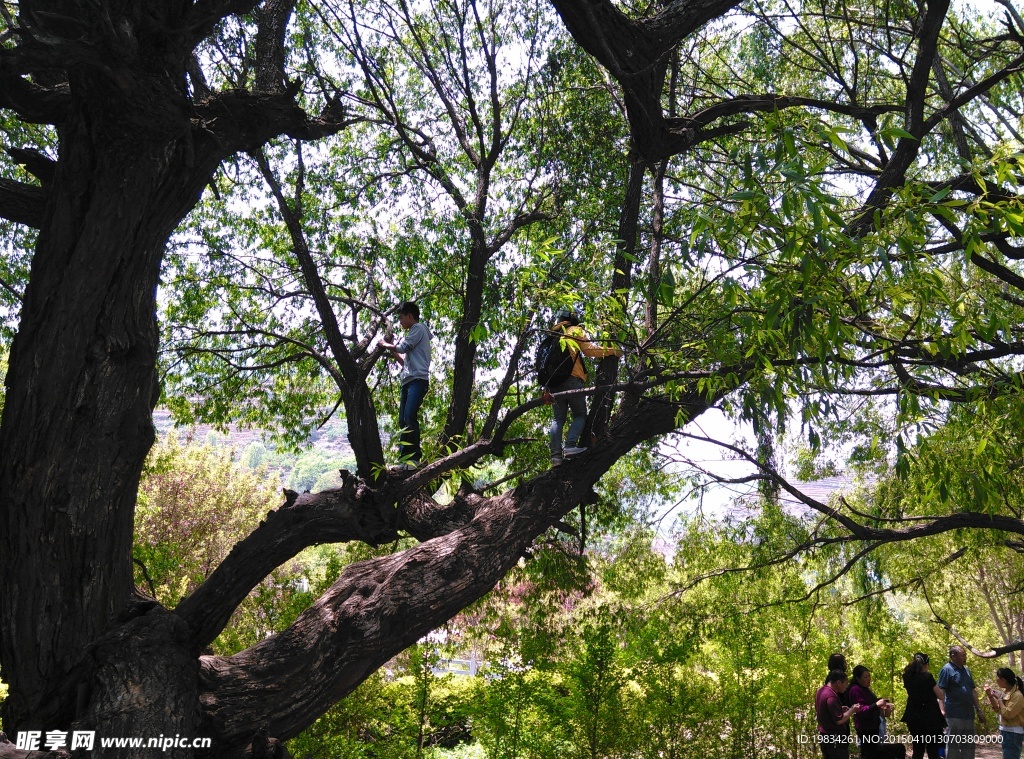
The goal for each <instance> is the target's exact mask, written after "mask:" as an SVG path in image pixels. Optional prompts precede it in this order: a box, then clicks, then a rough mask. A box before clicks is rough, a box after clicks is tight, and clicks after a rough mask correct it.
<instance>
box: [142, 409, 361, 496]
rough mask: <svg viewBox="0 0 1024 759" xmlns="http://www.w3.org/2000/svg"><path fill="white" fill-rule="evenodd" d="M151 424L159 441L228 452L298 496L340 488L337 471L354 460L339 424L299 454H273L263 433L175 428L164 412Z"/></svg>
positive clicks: (344, 429) (324, 429) (322, 432)
mask: <svg viewBox="0 0 1024 759" xmlns="http://www.w3.org/2000/svg"><path fill="white" fill-rule="evenodd" d="M153 423H154V425H155V426H156V430H157V434H158V435H159V436H161V437H163V436H164V435H166V434H168V433H169V432H172V431H174V432H176V433H177V435H178V437H179V438H181V439H183V440H191V441H193V442H194V443H196V444H197V445H204V444H206V445H212V446H214V447H217V448H228V449H230V450H231V451H232V455H233V457H234V459H235V461H237V462H238V463H239V464H242V465H244V466H247V467H249V468H250V469H257V468H259V467H261V466H262V467H265V468H266V469H267V473H268V475H269V476H271V477H275V478H278V479H279V480H280V482H281V484H282V486H284V487H288V488H290V489H292V490H298V491H300V492H302V491H305V490H311V491H318V490H323V489H325V488H329V487H336V486H337V485H339V484H340V480H339V478H338V475H337V472H338V470H339V469H354V468H355V456H354V455H353V453H352V447H351V446H350V445H349V443H348V426H347V425H346V424H345V422H344V421H343V420H338V419H332V420H331V421H329V422H328V423H327V424H325V425H324V426H323V427H322V428H321V429H319V430H315V431H314V432H313V433H312V434H311V435H310V437H309V441H308V448H307V449H306V450H304V451H303V452H301V453H299V454H294V453H290V452H284V451H279V450H277V449H276V448H275V447H274V445H273V443H271V442H268V440H267V435H266V433H265V432H264V431H263V430H253V429H242V428H239V427H236V426H235V425H231V426H230V427H229V428H228V431H227V432H226V433H222V432H218V431H217V430H215V429H214V428H213V427H211V426H209V425H196V426H194V427H189V428H180V427H178V428H176V427H175V426H174V421H173V420H172V419H171V415H170V412H169V411H167V409H163V408H158V409H156V410H155V411H154V412H153Z"/></svg>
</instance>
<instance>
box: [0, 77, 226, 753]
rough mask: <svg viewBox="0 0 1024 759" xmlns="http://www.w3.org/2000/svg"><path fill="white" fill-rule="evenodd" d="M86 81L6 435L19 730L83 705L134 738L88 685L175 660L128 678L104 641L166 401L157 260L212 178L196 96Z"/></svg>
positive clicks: (11, 707)
mask: <svg viewBox="0 0 1024 759" xmlns="http://www.w3.org/2000/svg"><path fill="white" fill-rule="evenodd" d="M181 81H183V78H182V80H181ZM73 86H74V88H75V90H76V92H77V93H78V97H76V98H75V104H74V105H73V106H72V109H71V112H70V113H69V115H68V118H67V119H66V121H65V122H64V123H63V125H62V126H61V128H60V130H59V133H60V159H59V162H58V165H57V170H56V175H55V177H54V180H53V183H52V186H51V188H50V192H49V201H48V203H47V206H46V210H45V214H44V220H43V225H42V228H41V230H40V235H39V239H38V244H37V247H36V252H35V257H34V259H33V262H32V272H31V280H30V283H29V285H28V287H27V290H26V293H25V300H24V309H23V312H22V315H21V324H20V328H19V332H18V335H17V338H16V339H15V341H14V343H13V346H12V350H11V355H10V363H9V370H8V374H7V380H6V382H7V390H6V400H5V404H4V415H3V420H2V424H0V505H2V506H0V509H2V517H0V518H2V522H0V616H2V618H3V619H4V620H5V624H6V627H5V634H4V635H3V637H2V640H0V662H2V666H3V676H4V679H5V680H6V681H7V682H8V683H9V684H10V686H11V694H10V697H9V698H8V700H7V702H6V703H5V705H4V724H5V727H6V728H7V729H8V730H9V731H10V730H21V729H27V728H32V729H41V730H48V729H50V730H52V729H57V728H58V726H64V725H67V724H69V723H70V722H71V721H72V720H73V719H75V717H76V716H79V717H81V716H84V715H82V714H76V702H80V701H84V702H85V703H92V704H93V705H94V706H93V707H92V713H93V716H94V717H95V718H96V719H100V720H102V721H106V722H109V723H110V726H111V727H115V726H121V727H124V726H126V725H125V723H126V721H127V722H135V721H136V718H129V717H128V716H127V714H126V713H125V712H124V697H123V694H122V695H121V696H118V695H116V694H111V693H107V694H105V693H101V692H100V693H91V694H90V692H89V688H90V686H89V682H90V681H93V683H94V685H95V686H96V687H99V688H103V687H104V685H106V684H110V685H112V686H114V687H117V688H123V687H124V682H122V681H121V678H122V677H124V676H127V677H129V682H134V678H138V679H139V681H140V682H142V681H143V680H144V679H145V678H146V677H150V678H152V677H158V678H159V677H167V675H168V673H163V674H154V673H153V672H152V671H151V670H152V669H153V668H154V667H158V666H159V663H160V662H164V663H166V660H167V659H168V658H172V659H173V657H168V656H162V657H160V658H158V659H155V660H153V659H151V657H150V656H149V654H148V653H144V652H140V651H139V649H138V646H129V647H128V648H127V649H125V650H123V651H121V652H120V654H118V658H119V659H120V661H119V663H117V665H116V669H118V670H123V671H121V672H119V673H116V674H115V672H114V671H113V670H112V669H111V667H112V666H114V665H113V664H112V663H111V660H110V658H109V657H108V656H106V652H108V651H109V648H110V647H109V645H107V644H104V645H106V648H104V645H101V646H100V647H99V648H98V649H97V650H95V651H89V646H90V645H92V644H95V643H96V642H97V641H99V640H100V639H101V638H102V637H103V636H104V635H105V634H107V633H109V632H111V630H112V628H113V627H114V626H115V625H116V624H118V623H123V622H124V620H125V618H126V617H127V616H130V614H131V613H132V608H133V607H132V600H133V596H134V593H135V589H134V583H133V575H132V562H131V551H132V527H133V513H134V507H135V497H136V490H137V487H138V482H139V477H140V473H141V468H142V463H143V460H144V458H145V456H146V453H147V451H148V450H149V447H150V445H151V444H152V442H153V438H154V432H153V425H152V409H153V406H154V405H155V403H156V400H157V397H158V386H157V378H156V354H157V341H158V332H157V325H156V318H155V306H156V289H157V282H158V276H159V271H160V262H161V258H162V254H163V251H164V248H165V245H166V242H167V239H168V237H169V235H170V233H171V232H172V231H173V230H174V228H175V227H176V226H177V225H178V223H179V222H180V220H181V219H182V218H183V217H184V215H185V214H186V213H187V212H188V210H189V209H190V208H191V207H192V206H193V205H194V203H195V202H196V200H197V199H198V196H199V193H200V191H201V188H202V187H203V185H204V184H205V178H204V177H203V175H204V173H205V177H208V176H209V175H210V173H211V172H212V170H213V165H211V166H208V167H206V168H205V170H204V168H203V167H197V166H195V161H196V158H195V155H194V152H193V147H192V143H191V139H190V129H191V127H190V123H189V118H188V115H189V112H188V110H187V101H186V100H185V97H184V93H183V92H182V91H180V90H179V89H178V88H177V87H175V86H173V85H172V84H171V82H170V80H169V79H168V77H167V76H166V75H153V76H146V75H140V76H137V77H134V78H133V77H128V76H124V75H122V76H119V77H117V78H116V80H115V78H114V77H107V76H106V75H102V74H101V75H96V76H95V77H94V78H92V79H89V78H86V77H84V76H82V77H79V78H77V80H76V81H74V82H73ZM214 165H215V164H214ZM132 624H133V625H136V626H137V625H138V623H137V622H136V623H132ZM157 627H158V626H157ZM155 634H157V635H158V636H161V635H162V636H163V637H164V638H165V639H166V638H167V635H166V634H165V633H155ZM172 637H173V636H172ZM140 645H142V644H140ZM160 648H161V644H155V645H154V646H153V647H152V648H151V650H160ZM125 654H127V656H125ZM136 654H138V655H136ZM87 656H88V660H89V662H90V663H89V664H88V665H86V664H84V660H85V659H86V657H87ZM133 659H134V661H133ZM144 663H145V665H146V666H145V667H141V668H138V669H136V665H142V664H144ZM177 665H180V662H176V663H175V666H177ZM83 667H84V668H85V669H86V670H94V671H100V672H102V671H107V674H106V675H102V676H100V677H99V678H98V679H95V678H93V677H91V676H90V675H89V674H88V673H86V672H85V671H84V670H83ZM193 667H194V665H193ZM73 670H74V674H72V672H73ZM146 670H150V671H149V672H148V674H147V673H146ZM168 679H169V678H168ZM194 687H195V686H194V684H193V686H192V688H193V690H194ZM118 701H120V702H121V704H122V708H121V710H117V709H115V710H114V711H113V712H111V711H109V710H107V711H104V712H103V717H102V718H100V717H98V716H97V708H98V707H97V706H95V705H96V704H102V703H104V702H109V703H114V702H118ZM109 703H108V706H109ZM81 707H82V704H79V706H78V708H79V709H80V708H81ZM141 711H143V710H140V712H141ZM146 713H147V714H148V715H150V717H152V716H153V714H154V712H153V710H149V711H147V712H146ZM186 713H187V712H186ZM140 716H141V715H140ZM181 719H182V717H181V715H180V714H175V715H172V714H169V713H165V714H164V715H163V717H161V718H159V719H155V720H153V721H152V722H151V723H150V726H149V728H147V732H148V731H149V730H156V731H157V732H156V733H153V734H154V735H156V734H158V733H160V732H163V733H165V734H168V733H169V734H172V735H173V734H174V732H175V731H176V730H180V729H181ZM93 726H94V727H95V729H101V727H102V726H101V725H99V724H98V723H96V722H94V723H93ZM111 734H115V735H116V734H119V733H117V732H113V733H111ZM135 734H142V732H141V731H135Z"/></svg>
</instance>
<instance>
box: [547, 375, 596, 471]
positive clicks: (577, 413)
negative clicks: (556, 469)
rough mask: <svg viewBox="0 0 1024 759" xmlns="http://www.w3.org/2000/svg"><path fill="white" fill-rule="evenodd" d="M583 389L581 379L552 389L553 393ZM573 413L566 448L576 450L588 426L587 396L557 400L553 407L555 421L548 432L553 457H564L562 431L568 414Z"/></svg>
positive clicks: (573, 379) (570, 380) (574, 396)
mask: <svg viewBox="0 0 1024 759" xmlns="http://www.w3.org/2000/svg"><path fill="white" fill-rule="evenodd" d="M582 388H583V380H581V379H580V378H579V377H569V379H567V380H566V381H565V382H563V383H562V384H561V385H559V386H558V387H553V388H551V392H552V393H561V392H563V391H566V390H580V389H582ZM569 411H572V424H570V425H569V434H568V435H567V436H566V439H565V446H566V448H575V447H576V446H577V445H578V444H579V442H580V435H581V434H582V433H583V428H584V427H585V426H586V424H587V399H586V396H584V395H582V394H580V395H573V396H570V397H568V398H555V400H554V402H553V403H552V406H551V412H552V414H554V417H555V419H554V421H553V422H552V423H551V429H550V430H549V432H548V448H549V449H550V450H551V455H552V456H561V455H562V429H563V428H564V427H565V417H566V414H567V413H568V412H569Z"/></svg>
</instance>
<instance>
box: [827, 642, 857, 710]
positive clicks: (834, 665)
mask: <svg viewBox="0 0 1024 759" xmlns="http://www.w3.org/2000/svg"><path fill="white" fill-rule="evenodd" d="M834 669H839V670H842V671H843V672H846V673H847V675H848V674H849V672H850V667H849V665H848V664H847V663H846V656H845V655H843V654H840V653H834V654H830V655H829V657H828V671H829V672H831V671H832V670H834ZM839 700H840V702H842V704H843V706H849V705H850V704H851V703H853V702H852V701H850V689H849V688H847V689H846V691H845V692H843V693H840V694H839Z"/></svg>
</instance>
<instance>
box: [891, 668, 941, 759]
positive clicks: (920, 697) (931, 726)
mask: <svg viewBox="0 0 1024 759" xmlns="http://www.w3.org/2000/svg"><path fill="white" fill-rule="evenodd" d="M903 687H904V688H906V690H907V709H906V711H904V712H903V717H902V720H903V722H905V723H906V725H907V730H908V731H909V732H910V735H911V736H912V737H913V740H914V752H913V755H912V759H922V757H923V756H924V755H925V753H926V752H927V754H928V759H939V746H941V745H942V731H943V730H944V729H945V727H946V717H945V715H944V714H943V713H942V698H943V693H942V691H941V690H940V689H939V686H938V685H937V684H936V682H935V678H934V677H932V673H931V672H929V671H928V654H923V653H920V652H918V653H916V654H914V658H913V659H911V660H910V664H908V665H907V667H906V669H904V670H903Z"/></svg>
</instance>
